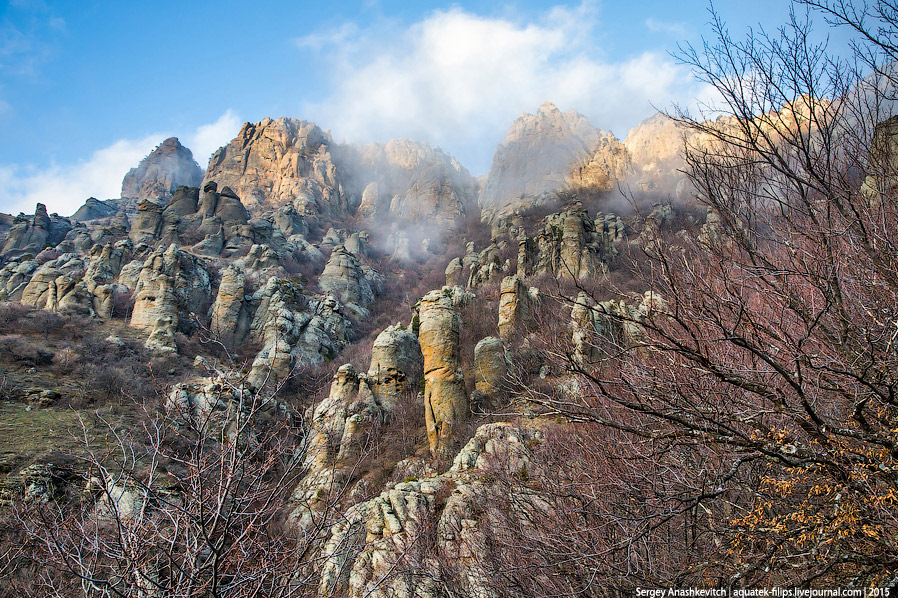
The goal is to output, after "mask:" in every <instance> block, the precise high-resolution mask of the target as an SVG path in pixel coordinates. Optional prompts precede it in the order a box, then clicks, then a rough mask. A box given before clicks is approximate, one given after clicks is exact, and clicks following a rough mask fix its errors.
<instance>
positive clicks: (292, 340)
mask: <svg viewBox="0 0 898 598" xmlns="http://www.w3.org/2000/svg"><path fill="white" fill-rule="evenodd" d="M250 301H251V302H252V304H253V306H255V311H254V315H253V318H252V321H251V323H250V328H249V335H250V338H252V339H253V340H255V341H257V342H261V343H262V349H261V350H260V351H259V354H258V355H257V356H256V358H255V360H254V361H253V365H252V371H251V372H250V375H249V381H250V382H251V383H252V384H254V385H255V386H257V387H259V386H261V385H263V384H264V383H265V382H267V381H269V380H271V381H282V380H285V379H286V378H287V377H289V376H290V375H291V374H293V372H294V369H295V368H296V367H300V366H308V365H316V364H318V363H321V362H322V361H323V360H324V359H333V358H334V357H336V355H337V353H338V352H339V351H340V349H342V348H343V345H345V344H346V343H347V342H348V340H349V331H350V323H349V322H348V321H347V320H346V318H345V316H344V313H343V305H342V304H341V303H340V301H339V300H338V299H337V298H336V297H334V296H333V295H325V296H323V297H307V296H306V295H304V294H303V293H302V289H301V288H299V287H297V286H296V285H295V284H294V282H291V281H289V280H282V279H279V278H277V277H272V278H269V279H268V282H267V283H266V284H265V286H264V287H262V288H261V289H259V290H258V291H256V293H254V294H253V295H252V297H250Z"/></svg>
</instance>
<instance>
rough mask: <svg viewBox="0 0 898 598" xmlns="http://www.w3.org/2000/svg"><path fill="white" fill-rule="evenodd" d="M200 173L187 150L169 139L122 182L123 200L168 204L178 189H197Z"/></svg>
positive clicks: (175, 138) (200, 177)
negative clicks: (154, 201) (183, 186)
mask: <svg viewBox="0 0 898 598" xmlns="http://www.w3.org/2000/svg"><path fill="white" fill-rule="evenodd" d="M202 178H203V171H202V170H200V167H199V165H198V164H197V163H196V162H195V161H194V159H193V154H192V153H191V151H190V150H189V149H187V148H186V147H184V146H183V145H181V143H180V142H179V141H178V138H177V137H170V138H168V139H166V140H165V141H163V142H162V143H161V144H159V145H158V146H157V147H156V149H154V150H153V151H152V152H150V154H149V155H148V156H147V157H146V158H144V159H143V160H141V161H140V164H138V166H137V168H132V169H131V170H129V171H128V174H126V175H125V178H124V180H122V197H123V198H129V199H136V200H141V199H156V200H162V201H163V202H164V201H167V200H168V199H170V198H171V196H172V194H173V193H174V191H175V189H177V188H178V187H179V186H181V185H186V186H188V187H198V186H199V184H200V181H201V180H202Z"/></svg>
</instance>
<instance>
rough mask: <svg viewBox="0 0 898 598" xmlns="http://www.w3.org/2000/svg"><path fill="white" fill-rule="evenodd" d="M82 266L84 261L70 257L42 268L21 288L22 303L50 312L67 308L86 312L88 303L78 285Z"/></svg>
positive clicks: (88, 310) (82, 269) (62, 258)
mask: <svg viewBox="0 0 898 598" xmlns="http://www.w3.org/2000/svg"><path fill="white" fill-rule="evenodd" d="M85 266H86V260H85V259H83V258H81V257H79V256H77V255H75V254H71V253H66V254H63V255H61V256H59V257H58V258H56V259H55V260H51V261H49V262H47V263H45V264H43V265H42V266H40V267H39V268H37V269H36V270H35V271H34V273H33V274H32V275H31V278H30V280H29V282H28V284H27V285H25V287H24V289H23V291H22V298H21V301H22V303H24V304H25V305H30V306H32V307H37V308H41V309H49V310H52V311H59V310H60V309H62V308H64V307H66V306H67V305H68V306H70V307H71V308H73V309H75V310H76V311H83V312H90V309H91V306H90V301H89V300H86V298H85V294H84V293H85V289H84V285H83V283H81V282H80V279H81V277H82V275H83V273H84V269H85ZM79 285H80V286H79ZM69 295H71V297H68V296H69ZM67 297H68V298H67ZM85 303H86V304H85Z"/></svg>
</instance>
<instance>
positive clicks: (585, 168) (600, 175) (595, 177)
mask: <svg viewBox="0 0 898 598" xmlns="http://www.w3.org/2000/svg"><path fill="white" fill-rule="evenodd" d="M591 151H592V155H591V156H590V157H589V158H588V159H587V160H585V161H584V162H582V163H581V164H579V165H577V166H575V167H574V170H573V172H572V176H571V179H572V180H571V187H572V188H574V189H578V190H587V191H609V190H611V189H613V188H614V187H615V186H616V185H617V184H618V183H619V182H621V181H622V180H624V178H625V177H626V176H627V175H628V174H629V173H630V168H631V166H630V154H629V152H628V151H627V147H626V146H625V145H624V144H623V143H621V142H620V141H618V140H617V138H616V137H615V136H614V135H612V134H611V133H605V132H604V131H602V132H601V136H600V139H599V141H598V143H597V144H596V145H594V146H593V147H592V150H591Z"/></svg>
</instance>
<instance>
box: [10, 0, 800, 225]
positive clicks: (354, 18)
mask: <svg viewBox="0 0 898 598" xmlns="http://www.w3.org/2000/svg"><path fill="white" fill-rule="evenodd" d="M0 6H2V8H0V138H2V140H3V143H2V144H0V211H5V212H12V213H17V212H19V211H23V210H24V211H29V212H30V211H33V206H34V203H35V202H36V201H42V202H44V203H46V204H47V205H48V207H49V209H50V211H51V212H52V211H58V212H59V213H61V214H64V215H67V214H70V213H72V212H74V210H75V209H76V208H77V207H78V205H80V204H81V203H82V202H83V201H84V199H85V198H87V197H88V196H90V195H93V196H96V197H99V198H101V199H105V198H108V197H115V196H117V195H118V193H119V191H120V185H121V179H122V176H124V174H125V172H126V171H127V169H128V168H130V167H132V166H135V165H136V164H137V162H138V161H139V160H140V158H141V157H142V156H144V155H145V154H146V153H148V152H149V151H150V150H152V148H153V147H154V146H155V145H156V144H157V143H159V142H160V141H161V140H162V139H164V138H165V137H167V136H171V135H176V136H178V137H179V138H180V139H181V141H182V143H184V144H185V145H187V146H188V147H190V148H191V149H192V150H193V151H194V155H195V157H196V159H197V161H198V162H199V163H200V165H201V166H202V167H205V166H206V163H207V161H208V158H209V155H210V154H211V152H212V151H214V149H215V148H216V147H218V146H219V145H222V144H224V143H227V141H229V140H230V139H231V138H232V137H234V135H235V134H236V133H237V131H238V130H239V127H240V125H241V124H242V123H243V122H244V121H258V120H261V119H262V118H264V117H266V116H271V117H278V116H293V117H297V118H304V119H307V120H314V121H315V122H317V123H318V124H319V125H321V126H322V127H323V128H326V129H330V130H331V132H332V134H333V135H334V137H335V139H336V140H338V141H342V140H345V141H358V142H366V141H382V142H384V141H387V140H389V139H390V138H392V137H399V136H402V137H414V138H419V139H423V140H425V141H428V142H430V143H431V144H432V145H435V146H440V147H442V148H443V149H444V150H446V151H447V152H449V153H451V154H453V155H454V156H456V157H457V158H458V159H459V161H460V162H461V163H462V164H464V165H465V166H467V167H468V168H469V169H470V170H471V171H472V173H473V174H475V175H476V174H481V173H483V172H485V171H486V170H487V169H488V168H489V161H490V158H491V156H492V152H493V150H494V149H495V146H496V145H497V144H498V143H500V142H501V141H502V139H503V137H504V133H505V130H506V129H507V128H508V125H509V124H510V123H511V122H512V121H513V120H514V119H515V118H516V117H517V116H519V115H520V113H521V112H524V111H526V112H534V111H535V110H536V109H537V108H538V106H539V104H540V103H541V102H542V101H544V100H551V101H553V102H555V103H556V104H557V105H558V106H559V108H561V109H563V110H565V109H570V108H573V109H576V110H578V111H580V112H582V113H584V114H586V115H587V116H588V117H589V118H590V120H591V121H592V123H593V124H594V125H596V126H598V127H601V128H604V129H606V130H612V131H613V132H614V133H615V134H616V135H617V136H618V137H621V138H622V137H624V136H625V135H626V133H627V130H628V129H629V128H630V127H632V126H634V125H635V124H637V123H638V122H639V121H640V120H642V119H644V118H646V117H648V116H649V115H651V113H652V112H653V109H652V104H654V105H656V106H659V107H668V106H670V105H671V103H672V102H680V103H687V104H688V103H689V102H690V101H692V99H693V98H695V97H696V96H701V95H702V94H703V93H706V91H705V90H702V89H701V88H700V87H699V86H697V85H696V84H695V82H694V81H693V80H692V78H691V76H690V74H689V72H688V70H686V69H685V68H684V67H682V66H680V65H678V64H677V63H676V61H675V60H674V59H673V58H671V57H670V56H669V54H668V53H669V52H670V51H672V50H674V49H675V47H676V44H677V42H681V41H692V42H695V41H697V40H698V39H699V36H700V35H701V34H702V33H705V34H707V33H708V27H707V21H708V12H707V6H708V5H707V3H706V2H704V1H691V0H686V1H680V2H670V1H669V0H668V1H645V2H641V1H638V0H634V1H630V2H620V1H610V0H605V1H602V0H592V1H589V0H587V1H585V2H582V3H567V4H565V3H558V4H551V3H537V2H511V3H506V4H498V3H494V2H460V3H455V4H438V3H431V2H417V3H409V2H393V1H378V0H366V1H363V2H331V3H324V2H272V1H267V0H258V1H256V2H253V3H246V2H236V1H219V2H204V1H191V2H185V1H184V0H180V1H177V2H175V1H168V0H154V1H153V2H132V1H130V0H128V1H116V2H100V1H93V0H78V1H58V2H54V1H50V0H12V1H10V2H6V3H5V4H2V5H0ZM716 7H717V9H718V10H719V12H720V13H721V14H722V15H723V16H724V17H725V19H726V20H727V22H728V24H729V25H730V26H731V29H732V30H733V31H734V33H735V32H742V31H744V30H745V28H746V27H747V26H749V25H756V24H757V23H758V20H759V19H762V21H761V22H762V24H763V25H765V26H768V27H770V26H775V25H776V24H778V23H781V22H783V21H784V20H785V18H786V16H787V14H788V3H787V2H785V1H783V0H755V1H753V2H717V3H716Z"/></svg>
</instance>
